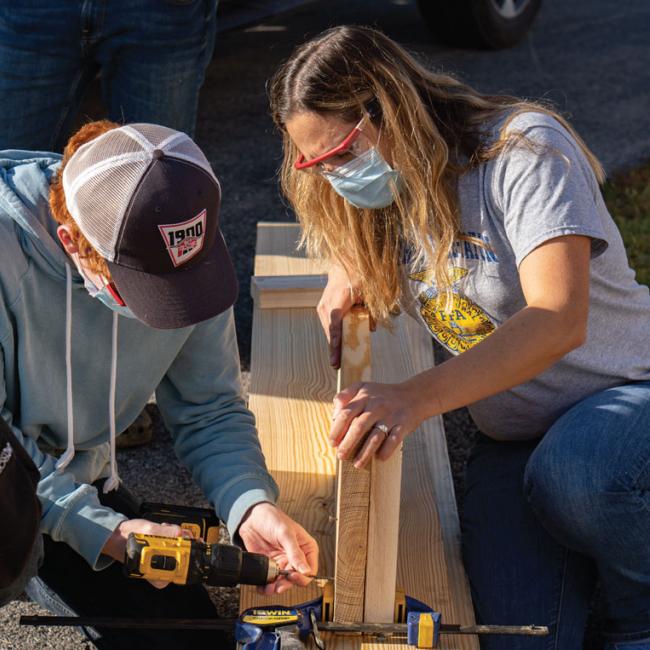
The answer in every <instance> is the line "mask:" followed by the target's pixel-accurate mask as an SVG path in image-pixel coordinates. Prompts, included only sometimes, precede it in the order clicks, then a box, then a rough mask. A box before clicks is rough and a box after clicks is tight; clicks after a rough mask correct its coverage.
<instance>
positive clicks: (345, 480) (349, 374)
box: [334, 307, 394, 623]
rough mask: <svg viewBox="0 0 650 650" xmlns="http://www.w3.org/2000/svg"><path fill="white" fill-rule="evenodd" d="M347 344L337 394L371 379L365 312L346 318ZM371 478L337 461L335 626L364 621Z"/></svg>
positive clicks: (365, 470)
mask: <svg viewBox="0 0 650 650" xmlns="http://www.w3.org/2000/svg"><path fill="white" fill-rule="evenodd" d="M342 342H343V345H342V348H341V369H340V370H339V372H338V381H337V386H336V390H337V391H341V390H343V389H344V388H347V387H348V386H350V384H354V383H356V382H360V381H370V380H371V378H372V367H371V350H370V319H369V318H368V312H367V311H366V310H365V309H363V308H359V307H357V308H355V309H353V310H352V311H351V312H350V313H349V314H348V315H347V316H346V317H345V319H344V321H343V336H342ZM370 476H371V468H370V467H364V468H362V469H357V468H356V467H355V466H354V464H353V461H352V460H340V461H339V462H338V467H337V475H336V481H337V483H336V543H335V547H334V549H335V550H334V554H335V558H334V621H336V622H350V623H359V622H361V621H363V620H365V619H364V612H365V594H366V557H367V552H368V512H369V508H370ZM393 598H394V596H393ZM377 622H382V621H377Z"/></svg>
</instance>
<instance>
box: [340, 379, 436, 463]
mask: <svg viewBox="0 0 650 650" xmlns="http://www.w3.org/2000/svg"><path fill="white" fill-rule="evenodd" d="M423 419H424V417H423V416H422V415H421V414H420V413H419V412H418V408H417V402H416V399H415V395H414V392H413V389H412V388H411V387H410V386H407V385H406V384H377V383H372V382H358V383H354V384H351V385H350V386H348V387H347V388H346V389H345V390H342V391H341V392H340V393H338V395H336V397H335V398H334V413H333V422H332V427H331V429H330V443H331V444H332V446H333V447H338V452H337V456H338V457H339V458H340V459H343V460H352V459H353V458H354V466H355V467H357V468H361V467H365V466H366V465H367V464H368V463H369V462H370V460H371V459H372V457H373V455H375V454H376V456H377V458H379V459H380V460H387V459H388V458H390V456H391V455H392V454H393V452H394V451H395V450H396V449H398V448H399V447H400V445H401V444H402V442H403V440H404V439H405V438H406V436H408V435H409V434H410V433H412V432H413V431H415V429H417V427H418V426H419V425H420V423H421V422H422V420H423Z"/></svg>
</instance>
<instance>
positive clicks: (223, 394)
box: [156, 309, 278, 538]
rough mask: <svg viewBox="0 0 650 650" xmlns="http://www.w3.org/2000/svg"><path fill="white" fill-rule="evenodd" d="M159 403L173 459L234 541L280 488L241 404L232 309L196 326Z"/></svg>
mask: <svg viewBox="0 0 650 650" xmlns="http://www.w3.org/2000/svg"><path fill="white" fill-rule="evenodd" d="M156 400H157V402H158V407H159V408H160V411H161V413H162V416H163V419H164V421H165V424H166V426H167V428H168V429H169V430H170V432H171V434H172V437H173V439H174V449H175V451H176V454H177V455H178V457H179V458H180V460H181V462H182V463H183V464H184V465H185V466H186V467H188V468H189V470H190V471H191V473H192V476H193V478H194V480H195V481H196V482H197V483H198V485H199V487H200V488H201V489H202V491H203V493H204V494H205V495H206V497H207V498H208V499H209V501H210V503H212V505H213V506H214V508H215V511H216V513H217V515H218V516H219V517H220V518H221V519H222V521H224V522H226V525H227V527H228V531H229V532H230V535H231V537H233V538H234V536H235V533H236V531H237V528H238V527H239V524H240V522H241V519H242V517H243V516H244V514H245V513H246V511H247V510H248V509H249V508H250V507H251V506H253V505H255V504H256V503H261V502H263V501H269V502H271V503H274V502H275V500H276V499H277V495H278V489H277V486H276V484H275V481H274V480H273V478H272V477H271V475H270V474H269V473H268V471H267V469H266V464H265V462H264V456H263V455H262V450H261V448H260V443H259V440H258V437H257V431H256V429H255V419H254V416H253V414H252V413H251V412H250V411H249V410H248V408H247V407H246V404H245V403H244V399H243V397H242V388H241V378H240V368H239V352H238V348H237V339H236V335H235V324H234V318H233V312H232V309H229V310H228V311H226V312H224V313H223V314H220V315H219V316H216V317H215V318H212V319H210V320H208V321H205V322H203V323H200V324H199V325H196V326H195V327H194V329H193V331H192V333H191V334H190V336H189V338H188V340H187V342H186V343H185V345H184V346H183V348H182V349H181V351H180V353H179V355H178V356H177V358H176V359H175V361H174V363H173V364H172V366H171V368H170V369H169V370H168V372H167V374H166V376H165V378H164V379H163V381H162V382H161V383H160V385H159V386H158V389H157V391H156Z"/></svg>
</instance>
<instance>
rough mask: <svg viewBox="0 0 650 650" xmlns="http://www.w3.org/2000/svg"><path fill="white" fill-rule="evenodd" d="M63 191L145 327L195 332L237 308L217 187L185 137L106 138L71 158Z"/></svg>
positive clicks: (123, 134) (153, 133)
mask: <svg viewBox="0 0 650 650" xmlns="http://www.w3.org/2000/svg"><path fill="white" fill-rule="evenodd" d="M63 189H64V192H65V199H66V205H67V207H68V211H69V212H70V214H71V215H72V217H73V219H74V220H75V222H76V223H77V225H78V226H79V229H80V230H81V232H82V233H83V235H84V236H85V237H86V239H87V240H88V241H89V242H90V243H91V244H92V246H93V247H94V248H95V249H96V250H97V251H98V252H99V254H100V255H102V257H104V258H105V259H106V261H107V264H108V268H109V270H110V272H111V275H112V277H113V281H114V282H115V286H116V287H117V290H118V291H119V293H120V295H121V296H122V298H123V299H124V302H125V303H126V305H127V307H129V308H130V309H131V311H132V312H133V314H134V315H135V316H136V317H137V318H138V319H140V320H141V321H143V322H144V323H146V324H147V325H150V326H151V327H157V328H161V329H172V328H178V327H186V326H189V325H194V324H196V323H199V322H201V321H203V320H206V319H208V318H211V317H212V316H216V315H217V314H219V313H221V312H223V311H225V310H226V309H228V308H229V307H230V306H232V304H233V303H234V302H235V300H236V298H237V280H236V276H235V271H234V268H233V265H232V261H231V259H230V255H229V254H228V250H227V249H226V244H225V242H224V239H223V235H222V234H221V231H220V229H219V206H220V202H221V188H220V186H219V181H218V180H217V178H216V176H215V175H214V172H213V171H212V169H211V167H210V164H209V163H208V161H207V159H206V157H205V156H204V155H203V152H202V151H201V150H200V149H199V148H198V147H197V145H196V144H195V143H194V142H193V141H192V139H191V138H190V137H189V136H188V135H186V134H185V133H181V132H179V131H174V130H173V129H168V128H167V127H164V126H158V125H155V124H129V125H127V126H122V127H119V128H116V129H112V130H111V131H107V132H106V133H104V134H103V135H101V136H99V137H98V138H95V139H94V140H92V141H90V142H88V143H86V144H84V145H82V146H81V147H79V149H78V150H77V151H76V152H75V153H74V154H73V156H72V157H71V158H70V160H69V161H68V163H67V164H66V166H65V168H64V170H63Z"/></svg>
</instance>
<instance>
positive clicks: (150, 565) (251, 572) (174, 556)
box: [124, 533, 291, 587]
mask: <svg viewBox="0 0 650 650" xmlns="http://www.w3.org/2000/svg"><path fill="white" fill-rule="evenodd" d="M124 572H125V573H126V575H127V576H128V577H130V578H145V579H147V580H163V581H166V582H173V583H174V584H177V585H194V584H201V583H203V584H207V585H212V586H215V587H234V586H235V585H239V584H242V585H266V584H268V583H269V582H274V581H275V580H276V579H277V578H278V577H279V576H281V575H289V574H290V573H291V571H283V570H281V569H280V568H279V567H278V565H277V564H276V562H275V561H274V560H272V559H271V558H269V557H267V556H266V555H261V554H260V553H248V552H246V551H242V550H241V549H240V548H239V547H237V546H231V545H230V544H206V543H204V542H202V541H201V540H198V539H189V538H186V537H160V536H158V535H142V534H139V533H131V534H130V535H129V537H128V539H127V542H126V557H125V561H124Z"/></svg>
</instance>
